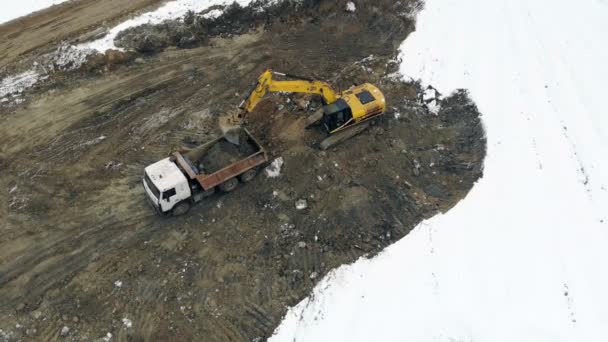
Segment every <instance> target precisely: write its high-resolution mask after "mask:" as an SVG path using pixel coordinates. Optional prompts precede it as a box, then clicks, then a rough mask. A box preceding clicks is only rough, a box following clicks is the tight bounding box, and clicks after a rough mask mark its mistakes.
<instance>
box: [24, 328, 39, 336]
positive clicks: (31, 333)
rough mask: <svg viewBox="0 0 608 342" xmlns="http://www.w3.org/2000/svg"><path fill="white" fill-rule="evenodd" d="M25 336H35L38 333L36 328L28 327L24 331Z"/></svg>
mask: <svg viewBox="0 0 608 342" xmlns="http://www.w3.org/2000/svg"><path fill="white" fill-rule="evenodd" d="M25 334H26V335H27V336H36V335H37V334H38V330H36V328H30V329H27V330H26V331H25Z"/></svg>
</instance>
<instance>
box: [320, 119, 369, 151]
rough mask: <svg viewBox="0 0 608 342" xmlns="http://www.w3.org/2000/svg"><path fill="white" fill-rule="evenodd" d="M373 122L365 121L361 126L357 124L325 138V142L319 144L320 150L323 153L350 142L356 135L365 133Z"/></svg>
mask: <svg viewBox="0 0 608 342" xmlns="http://www.w3.org/2000/svg"><path fill="white" fill-rule="evenodd" d="M371 124H372V122H371V121H365V122H362V123H359V124H356V125H354V126H351V127H348V128H345V129H343V130H340V131H338V132H336V133H334V134H332V135H330V136H329V137H327V138H325V140H323V141H322V142H321V144H319V148H320V149H321V150H323V151H325V150H327V149H330V148H332V147H334V146H336V145H338V144H339V143H341V142H343V141H345V140H348V139H350V138H352V137H354V136H355V135H357V134H359V133H361V132H363V131H365V130H366V129H367V128H368V127H369V126H371Z"/></svg>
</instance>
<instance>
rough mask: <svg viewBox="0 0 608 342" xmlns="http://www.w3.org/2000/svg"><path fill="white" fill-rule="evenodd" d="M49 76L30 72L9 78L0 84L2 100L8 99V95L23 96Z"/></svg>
mask: <svg viewBox="0 0 608 342" xmlns="http://www.w3.org/2000/svg"><path fill="white" fill-rule="evenodd" d="M47 78H48V76H47V75H41V74H40V73H38V72H36V71H34V70H29V71H26V72H23V73H21V74H17V75H14V76H8V77H6V78H4V79H3V80H2V82H0V98H6V96H7V95H9V94H10V95H18V94H21V93H22V92H23V91H24V90H26V89H27V88H29V87H31V86H33V85H34V84H36V83H37V82H38V81H41V80H45V79H47Z"/></svg>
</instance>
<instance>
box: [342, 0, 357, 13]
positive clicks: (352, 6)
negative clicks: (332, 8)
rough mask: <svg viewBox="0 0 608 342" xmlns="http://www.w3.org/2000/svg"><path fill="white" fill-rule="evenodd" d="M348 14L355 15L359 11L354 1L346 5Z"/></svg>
mask: <svg viewBox="0 0 608 342" xmlns="http://www.w3.org/2000/svg"><path fill="white" fill-rule="evenodd" d="M344 10H345V11H346V12H350V13H354V12H355V11H356V10H357V6H355V3H354V2H352V1H349V2H348V3H346V8H345V9H344Z"/></svg>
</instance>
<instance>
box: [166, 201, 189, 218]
mask: <svg viewBox="0 0 608 342" xmlns="http://www.w3.org/2000/svg"><path fill="white" fill-rule="evenodd" d="M190 207H191V204H190V202H188V201H183V202H179V203H178V204H176V205H175V207H173V210H172V211H171V214H173V216H180V215H184V214H185V213H187V212H188V211H189V210H190Z"/></svg>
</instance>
